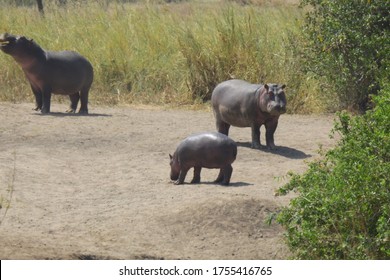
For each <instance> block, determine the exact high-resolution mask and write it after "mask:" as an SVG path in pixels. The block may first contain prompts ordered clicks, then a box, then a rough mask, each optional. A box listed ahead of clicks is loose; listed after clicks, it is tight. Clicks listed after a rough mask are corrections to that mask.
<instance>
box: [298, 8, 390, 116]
mask: <svg viewBox="0 0 390 280" xmlns="http://www.w3.org/2000/svg"><path fill="white" fill-rule="evenodd" d="M302 5H309V6H310V7H311V8H310V9H309V12H308V13H307V17H306V26H305V29H304V34H306V35H307V38H308V41H309V45H308V53H307V67H308V70H310V71H313V72H314V73H316V74H317V76H318V77H323V78H324V85H323V86H324V89H325V90H326V91H327V92H328V94H332V95H333V94H335V95H336V97H337V98H338V107H340V108H343V109H357V110H360V111H364V110H366V109H367V105H368V96H369V95H371V94H377V92H378V91H379V89H380V84H379V82H380V80H381V79H383V78H384V76H386V75H387V76H388V75H389V72H390V63H389V58H390V10H389V1H388V0H375V1H374V0H353V1H351V0H340V1H332V0H302ZM334 106H337V104H335V105H334Z"/></svg>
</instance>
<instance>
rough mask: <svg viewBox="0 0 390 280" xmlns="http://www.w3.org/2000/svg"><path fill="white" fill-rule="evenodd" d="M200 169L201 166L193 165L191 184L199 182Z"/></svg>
mask: <svg viewBox="0 0 390 280" xmlns="http://www.w3.org/2000/svg"><path fill="white" fill-rule="evenodd" d="M201 170H202V167H198V166H195V167H194V178H193V179H192V181H191V184H198V183H200V171H201Z"/></svg>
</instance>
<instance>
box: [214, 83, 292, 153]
mask: <svg viewBox="0 0 390 280" xmlns="http://www.w3.org/2000/svg"><path fill="white" fill-rule="evenodd" d="M284 88H285V85H278V84H265V85H262V84H250V83H248V82H246V81H242V80H229V81H225V82H222V83H220V84H218V85H217V86H216V87H215V89H214V91H213V93H212V95H211V103H212V106H213V110H214V115H215V118H216V125H217V130H218V131H219V132H221V133H223V134H226V135H228V134H229V128H230V126H231V125H233V126H237V127H251V128H252V148H257V149H259V148H261V145H260V127H261V126H262V125H265V129H266V134H265V139H266V142H267V147H268V148H269V149H275V144H274V132H275V130H276V127H277V125H278V119H279V116H280V115H281V114H283V113H285V112H286V96H285V94H284V91H283V89H284Z"/></svg>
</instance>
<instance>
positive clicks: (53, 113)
mask: <svg viewBox="0 0 390 280" xmlns="http://www.w3.org/2000/svg"><path fill="white" fill-rule="evenodd" d="M33 115H38V116H53V117H59V118H64V117H87V118H88V117H112V115H111V114H99V113H88V114H87V115H83V114H77V113H76V114H75V113H66V112H50V113H48V114H41V113H35V114H34V113H33Z"/></svg>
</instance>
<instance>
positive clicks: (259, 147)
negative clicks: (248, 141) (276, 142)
mask: <svg viewBox="0 0 390 280" xmlns="http://www.w3.org/2000/svg"><path fill="white" fill-rule="evenodd" d="M251 148H252V149H256V150H261V144H260V143H252V145H251Z"/></svg>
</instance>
